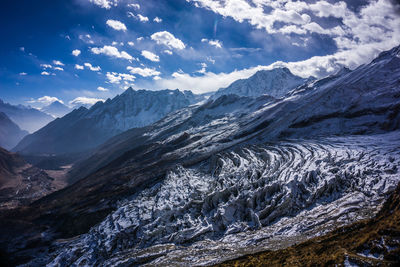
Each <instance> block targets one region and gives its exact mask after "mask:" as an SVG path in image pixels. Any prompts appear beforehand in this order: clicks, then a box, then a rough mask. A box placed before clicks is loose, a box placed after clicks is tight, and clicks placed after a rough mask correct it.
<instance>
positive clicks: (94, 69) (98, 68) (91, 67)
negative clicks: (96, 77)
mask: <svg viewBox="0 0 400 267" xmlns="http://www.w3.org/2000/svg"><path fill="white" fill-rule="evenodd" d="M83 65H84V66H85V67H86V68H88V69H90V70H91V71H101V68H100V66H97V67H94V66H92V64H90V63H87V62H86V63H85V64H83Z"/></svg>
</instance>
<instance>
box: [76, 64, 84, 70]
mask: <svg viewBox="0 0 400 267" xmlns="http://www.w3.org/2000/svg"><path fill="white" fill-rule="evenodd" d="M84 68H85V67H84V66H82V65H78V64H75V69H77V70H83V69H84Z"/></svg>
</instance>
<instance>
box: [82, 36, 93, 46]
mask: <svg viewBox="0 0 400 267" xmlns="http://www.w3.org/2000/svg"><path fill="white" fill-rule="evenodd" d="M79 39H80V40H82V41H83V42H85V43H88V44H94V41H93V40H92V36H90V34H86V35H83V34H81V35H79Z"/></svg>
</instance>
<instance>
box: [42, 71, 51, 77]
mask: <svg viewBox="0 0 400 267" xmlns="http://www.w3.org/2000/svg"><path fill="white" fill-rule="evenodd" d="M40 75H43V76H49V75H50V73H49V72H47V71H42V73H40Z"/></svg>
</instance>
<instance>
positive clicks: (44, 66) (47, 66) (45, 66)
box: [40, 64, 53, 69]
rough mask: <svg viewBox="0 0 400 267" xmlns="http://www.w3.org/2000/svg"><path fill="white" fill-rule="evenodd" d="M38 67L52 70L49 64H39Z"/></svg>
mask: <svg viewBox="0 0 400 267" xmlns="http://www.w3.org/2000/svg"><path fill="white" fill-rule="evenodd" d="M40 67H42V68H43V69H51V68H53V66H52V65H50V64H40Z"/></svg>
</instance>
